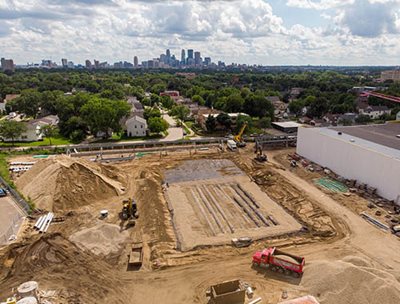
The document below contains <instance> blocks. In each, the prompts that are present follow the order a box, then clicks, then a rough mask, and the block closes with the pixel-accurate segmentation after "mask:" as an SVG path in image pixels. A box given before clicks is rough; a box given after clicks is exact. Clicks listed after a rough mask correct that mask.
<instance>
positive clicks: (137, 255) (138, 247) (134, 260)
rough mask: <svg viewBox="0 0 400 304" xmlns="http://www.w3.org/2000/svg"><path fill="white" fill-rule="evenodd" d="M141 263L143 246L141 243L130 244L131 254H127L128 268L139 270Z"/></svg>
mask: <svg viewBox="0 0 400 304" xmlns="http://www.w3.org/2000/svg"><path fill="white" fill-rule="evenodd" d="M142 262H143V245H142V243H134V244H132V249H131V252H130V253H129V262H128V264H129V266H130V267H135V268H140V267H141V266H142Z"/></svg>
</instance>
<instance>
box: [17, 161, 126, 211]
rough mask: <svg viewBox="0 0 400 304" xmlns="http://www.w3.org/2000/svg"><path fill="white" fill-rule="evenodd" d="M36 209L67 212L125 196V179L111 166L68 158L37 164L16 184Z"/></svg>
mask: <svg viewBox="0 0 400 304" xmlns="http://www.w3.org/2000/svg"><path fill="white" fill-rule="evenodd" d="M16 185H17V187H18V189H19V190H20V191H21V192H22V193H23V194H24V196H25V197H27V198H30V199H31V200H32V201H33V202H34V203H35V206H36V207H37V208H40V209H45V210H49V211H64V210H70V209H75V208H78V207H81V206H84V205H88V204H91V203H93V202H96V201H98V200H104V199H108V198H111V197H115V196H116V195H120V194H122V192H123V189H124V188H125V187H124V176H123V175H122V174H121V173H118V171H117V170H116V169H115V168H113V167H112V166H108V167H106V166H104V165H101V164H95V163H92V162H90V161H87V160H84V159H75V158H70V157H67V156H61V157H56V158H52V159H46V160H40V161H38V162H37V163H36V164H35V165H34V166H33V167H32V169H31V170H29V171H28V172H26V173H25V174H23V175H22V176H21V177H20V178H19V179H18V180H17V181H16Z"/></svg>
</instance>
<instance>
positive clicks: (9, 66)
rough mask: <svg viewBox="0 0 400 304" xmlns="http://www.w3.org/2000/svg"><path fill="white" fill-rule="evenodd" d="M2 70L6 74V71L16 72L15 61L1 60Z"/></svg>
mask: <svg viewBox="0 0 400 304" xmlns="http://www.w3.org/2000/svg"><path fill="white" fill-rule="evenodd" d="M1 69H2V70H3V71H4V72H6V71H10V72H14V71H15V67H14V61H13V60H12V59H5V58H1Z"/></svg>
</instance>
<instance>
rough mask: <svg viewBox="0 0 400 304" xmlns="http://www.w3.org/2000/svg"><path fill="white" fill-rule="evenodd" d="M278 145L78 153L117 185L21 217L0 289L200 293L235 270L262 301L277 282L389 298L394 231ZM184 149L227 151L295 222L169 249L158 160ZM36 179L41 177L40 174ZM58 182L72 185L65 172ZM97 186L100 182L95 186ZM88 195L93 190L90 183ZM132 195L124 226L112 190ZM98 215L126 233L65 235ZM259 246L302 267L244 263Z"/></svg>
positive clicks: (395, 270) (72, 296) (104, 298)
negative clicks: (131, 265) (277, 229)
mask: <svg viewBox="0 0 400 304" xmlns="http://www.w3.org/2000/svg"><path fill="white" fill-rule="evenodd" d="M280 153H282V151H276V152H268V151H267V154H268V157H269V159H270V160H271V162H269V163H262V164H260V163H257V162H255V161H253V157H254V153H253V151H252V150H251V148H250V147H249V148H247V149H245V150H240V152H239V153H230V152H225V153H221V152H218V151H217V150H210V151H201V152H198V153H197V154H194V155H193V154H192V155H189V153H188V152H180V153H168V155H163V156H160V155H158V154H157V155H156V154H154V155H148V156H145V157H144V158H142V159H140V160H139V159H136V160H133V161H130V162H126V163H120V164H113V165H105V166H104V168H103V165H99V167H96V168H92V167H91V165H90V164H85V163H81V165H82V166H84V167H85V168H86V169H87V168H92V170H93V171H94V172H97V173H99V172H100V173H101V174H103V173H104V172H106V171H104V170H107V172H113V174H117V175H115V178H114V179H113V178H112V177H110V175H107V174H105V173H104V174H105V175H107V176H108V178H110V179H113V180H114V181H117V182H119V183H121V184H123V187H124V190H123V191H121V192H119V193H118V194H113V193H112V192H107V193H106V195H104V196H101V197H100V198H99V199H98V200H93V201H90V202H84V203H83V204H82V205H80V204H79V201H78V200H75V199H74V196H70V197H69V199H70V200H71V202H70V204H68V201H64V203H62V204H57V208H56V215H57V216H61V215H62V216H64V217H65V221H64V222H61V223H53V224H52V225H51V226H50V229H49V233H47V234H46V235H38V234H37V233H36V232H34V231H33V230H32V225H33V223H34V221H31V224H30V227H29V226H28V227H27V228H26V230H25V232H24V235H23V236H22V238H20V239H19V240H18V241H17V242H16V243H14V244H12V245H10V246H8V247H6V248H3V249H1V251H0V294H1V295H2V297H3V295H4V297H6V296H9V295H11V294H12V291H11V289H12V288H13V287H16V286H18V285H19V284H20V283H22V282H24V281H27V280H31V279H34V280H36V281H38V282H39V286H40V288H41V289H43V290H54V291H56V295H55V296H54V297H53V298H52V299H51V301H52V303H166V304H173V303H174V304H175V303H207V300H206V297H205V291H206V289H207V288H208V287H209V286H210V285H212V284H215V283H218V282H221V281H224V280H231V279H237V278H239V279H242V280H243V281H245V282H248V283H249V284H251V285H252V286H253V287H255V295H256V296H261V297H262V298H263V301H262V303H271V304H272V303H277V302H278V301H280V300H281V296H282V292H283V291H286V292H287V293H288V296H289V298H293V297H297V296H301V295H305V294H312V295H314V296H315V297H316V298H318V299H319V300H320V302H321V303H322V304H331V303H332V304H333V303H335V304H337V303H354V304H361V303H363V304H364V303H379V304H380V303H382V304H393V303H397V302H399V299H400V283H399V280H400V250H399V245H400V243H399V241H398V239H397V238H396V237H395V236H393V235H390V234H388V233H384V232H382V231H380V230H379V229H377V228H376V227H374V226H372V225H370V224H369V223H367V222H366V221H364V220H363V219H362V218H361V217H360V216H359V215H358V214H357V213H356V212H355V211H354V210H352V209H351V208H349V206H347V205H346V203H345V202H346V198H347V197H346V196H344V195H342V196H343V197H342V196H340V197H338V196H337V195H331V194H329V193H326V192H324V191H322V190H321V189H319V188H317V187H316V186H315V185H314V184H313V182H312V181H310V180H309V179H307V178H303V177H300V176H299V175H298V174H297V173H296V172H292V171H291V170H290V169H288V168H286V165H287V164H285V163H284V162H281V161H280V160H279V157H278V158H276V159H274V156H277V155H279V154H280ZM193 159H229V160H231V161H232V162H233V163H234V164H235V165H236V166H237V167H238V168H240V169H241V170H242V171H243V172H244V173H245V174H246V175H247V177H246V176H244V178H246V179H247V180H248V179H249V178H248V177H250V178H251V179H252V180H254V182H255V184H257V186H258V187H259V189H261V190H262V191H264V192H265V193H266V195H268V197H269V198H271V200H272V201H274V202H275V203H276V204H279V205H280V206H281V207H282V208H283V209H284V210H285V211H286V212H287V213H288V214H290V215H291V216H292V217H293V218H294V219H295V220H296V221H297V222H298V223H300V224H301V225H302V226H303V227H304V229H303V230H302V231H301V232H297V233H292V234H290V235H289V234H284V235H280V236H274V237H267V238H265V239H261V240H259V241H257V242H255V243H253V244H252V245H251V246H250V247H248V248H241V249H238V248H234V247H232V246H230V245H221V246H201V247H199V248H196V249H194V250H189V251H187V252H182V251H179V250H177V239H176V236H175V233H174V227H173V225H172V221H171V215H170V212H169V210H168V204H167V202H166V200H165V197H164V193H163V189H162V182H163V181H165V178H166V175H165V172H166V169H168V168H173V167H177V166H178V165H179V164H181V163H182V161H183V160H193ZM79 162H84V161H83V160H80V161H79ZM35 166H36V165H35ZM69 168H72V169H73V168H74V167H73V166H72V165H70V166H69ZM33 169H34V168H33ZM33 169H32V172H34V171H33ZM72 169H69V170H67V172H70V170H72ZM73 172H74V175H73V176H74V178H75V179H76V180H77V181H82V179H81V177H82V175H81V173H79V170H78V171H73ZM85 172H86V171H85ZM28 173H29V172H28ZM28 173H27V174H28ZM100 173H99V174H100ZM90 174H92V173H90ZM96 176H97V175H96ZM229 178H232V177H231V176H230V177H229ZM42 179H43V180H42V182H46V180H45V176H43V177H42ZM83 180H85V181H86V179H83ZM194 183H195V184H197V182H194ZM204 183H206V182H204ZM17 184H18V181H17ZM78 184H82V182H79V183H78ZM252 184H253V185H254V183H252ZM67 185H68V186H70V187H71V188H72V189H75V185H74V184H73V183H72V182H69V183H68V184H67ZM89 185H91V184H90V183H89ZM170 187H172V185H170ZM78 189H79V187H78ZM93 189H94V190H95V189H96V187H93ZM97 189H98V191H101V187H99V188H97ZM226 190H227V191H228V189H226ZM22 192H23V191H22ZM78 193H79V192H78ZM92 195H97V193H96V191H94V192H93V193H92ZM132 196H133V197H134V198H135V199H136V201H137V203H138V210H139V219H138V220H137V221H136V225H135V226H134V227H133V228H127V227H126V225H125V223H124V222H122V221H121V220H120V218H119V215H118V213H119V212H120V210H121V206H122V204H121V202H122V200H123V199H125V198H128V197H132ZM102 209H108V210H109V217H107V218H106V219H103V220H102V219H100V218H99V211H100V210H102ZM103 224H111V225H117V226H118V227H120V233H121V234H124V233H127V232H128V233H129V237H127V239H126V241H125V239H124V238H122V237H119V236H118V237H113V233H115V229H114V228H113V229H111V233H110V231H108V229H106V230H105V231H100V232H98V233H99V235H97V236H96V237H98V238H99V246H100V245H101V246H100V247H99V248H97V249H102V250H97V251H96V250H91V249H93V247H90V246H88V245H91V244H92V243H93V242H92V240H91V239H90V237H89V238H88V239H87V240H86V239H84V240H83V241H85V240H86V241H90V242H89V244H82V243H80V242H76V243H74V241H73V240H74V237H72V238H71V236H72V235H75V236H77V235H78V236H81V235H82V234H83V233H82V231H84V232H85V233H88V231H89V232H91V231H92V230H91V229H92V228H93V227H102V226H101V225H103ZM113 227H114V226H113ZM101 233H102V234H101ZM71 239H72V241H71ZM107 239H109V244H108V246H109V247H110V248H117V249H118V250H110V251H108V250H106V249H108V248H107V242H106V241H104V240H107ZM137 240H141V241H143V246H144V261H143V266H142V268H141V269H140V270H139V271H127V260H128V256H127V254H128V249H127V247H129V244H130V243H131V242H133V241H137ZM75 241H76V239H75ZM79 241H82V240H79ZM104 242H105V243H104ZM125 242H126V243H125ZM85 245H86V246H85ZM95 245H96V244H95ZM124 245H126V247H125V246H124ZM267 246H279V248H283V249H284V250H286V251H289V252H291V253H293V254H297V255H301V256H304V257H305V258H306V267H305V274H304V276H303V277H302V278H300V279H296V278H292V277H285V276H282V275H280V274H276V273H272V272H270V271H264V270H260V269H253V268H252V267H251V256H252V254H253V253H254V251H256V250H259V249H262V248H264V247H267ZM103 249H104V250H103ZM94 252H95V253H96V254H95V253H94Z"/></svg>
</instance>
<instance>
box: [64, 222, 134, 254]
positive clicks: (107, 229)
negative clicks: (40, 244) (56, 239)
mask: <svg viewBox="0 0 400 304" xmlns="http://www.w3.org/2000/svg"><path fill="white" fill-rule="evenodd" d="M120 230H121V229H120V227H119V226H118V225H113V224H100V225H97V226H94V227H91V228H88V229H84V230H81V231H78V232H76V233H74V234H73V235H71V236H70V238H69V240H70V241H72V242H74V243H75V244H77V245H78V246H79V247H81V248H84V249H86V250H90V251H91V252H93V253H94V254H96V255H104V256H108V255H110V254H116V253H119V252H120V251H121V250H122V249H123V247H124V244H125V243H126V242H127V241H128V238H129V232H128V231H126V230H124V231H120Z"/></svg>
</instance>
